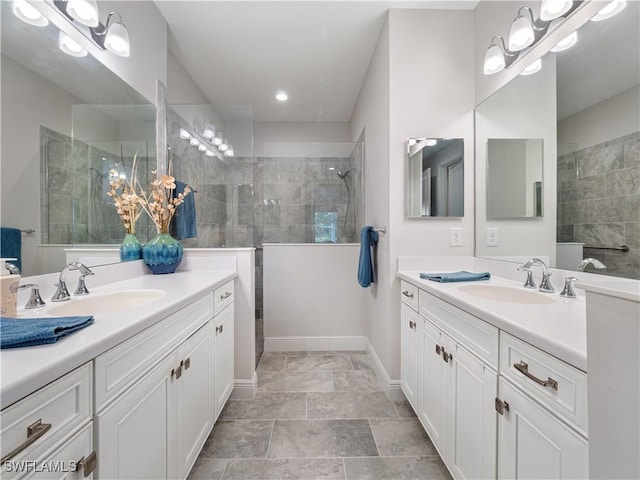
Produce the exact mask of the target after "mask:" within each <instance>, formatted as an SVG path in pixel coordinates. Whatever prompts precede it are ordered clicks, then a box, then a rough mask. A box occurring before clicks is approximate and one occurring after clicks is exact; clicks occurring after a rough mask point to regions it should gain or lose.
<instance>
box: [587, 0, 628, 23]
mask: <svg viewBox="0 0 640 480" xmlns="http://www.w3.org/2000/svg"><path fill="white" fill-rule="evenodd" d="M626 6H627V2H626V0H613V1H612V2H610V3H609V4H608V5H607V6H606V7H604V8H603V9H601V10H600V11H599V12H598V13H596V14H595V15H594V16H593V18H591V21H592V22H601V21H602V20H607V19H609V18H611V17H613V16H614V15H617V14H618V13H620V12H621V11H622V9H624V7H626Z"/></svg>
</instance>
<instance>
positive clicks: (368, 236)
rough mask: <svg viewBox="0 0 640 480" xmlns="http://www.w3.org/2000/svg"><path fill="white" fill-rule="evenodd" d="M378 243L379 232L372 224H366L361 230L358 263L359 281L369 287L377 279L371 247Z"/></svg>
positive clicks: (363, 285)
mask: <svg viewBox="0 0 640 480" xmlns="http://www.w3.org/2000/svg"><path fill="white" fill-rule="evenodd" d="M377 243H378V232H376V231H375V230H374V228H373V227H372V226H369V225H368V226H366V227H364V228H363V229H362V230H361V231H360V260H359V263H358V283H359V284H360V286H361V287H364V288H367V287H368V286H369V285H371V284H372V283H374V282H375V281H376V278H375V268H374V261H375V259H374V258H372V255H371V249H372V248H375V245H376V244H377Z"/></svg>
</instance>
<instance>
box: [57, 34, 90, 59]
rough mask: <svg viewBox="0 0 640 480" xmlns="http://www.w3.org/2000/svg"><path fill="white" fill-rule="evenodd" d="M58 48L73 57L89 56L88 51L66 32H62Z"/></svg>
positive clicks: (59, 36)
mask: <svg viewBox="0 0 640 480" xmlns="http://www.w3.org/2000/svg"><path fill="white" fill-rule="evenodd" d="M58 46H59V47H60V50H62V51H63V52H64V53H66V54H67V55H71V56H72V57H85V56H86V55H87V51H86V50H85V49H84V48H82V47H81V46H80V44H78V42H76V41H75V40H73V39H72V38H71V37H69V36H68V35H67V34H66V33H64V32H60V34H59V35H58Z"/></svg>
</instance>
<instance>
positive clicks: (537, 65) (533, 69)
mask: <svg viewBox="0 0 640 480" xmlns="http://www.w3.org/2000/svg"><path fill="white" fill-rule="evenodd" d="M541 69H542V59H541V58H539V59H538V60H536V61H535V62H533V63H532V64H531V65H529V66H528V67H527V68H525V69H524V70H523V71H522V72H520V75H523V76H527V75H533V74H534V73H538V72H539V71H540V70H541Z"/></svg>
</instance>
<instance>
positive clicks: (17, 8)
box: [12, 0, 49, 27]
mask: <svg viewBox="0 0 640 480" xmlns="http://www.w3.org/2000/svg"><path fill="white" fill-rule="evenodd" d="M12 8H13V14H14V15H15V16H16V17H18V18H19V19H20V20H22V21H23V22H25V23H28V24H29V25H33V26H34V27H46V26H47V25H49V20H47V17H45V16H44V15H42V14H41V13H40V12H39V11H38V10H36V9H35V8H34V7H33V6H32V5H31V4H30V3H29V2H27V1H26V0H13V4H12Z"/></svg>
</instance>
